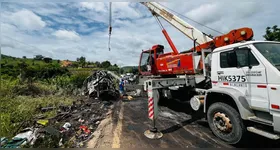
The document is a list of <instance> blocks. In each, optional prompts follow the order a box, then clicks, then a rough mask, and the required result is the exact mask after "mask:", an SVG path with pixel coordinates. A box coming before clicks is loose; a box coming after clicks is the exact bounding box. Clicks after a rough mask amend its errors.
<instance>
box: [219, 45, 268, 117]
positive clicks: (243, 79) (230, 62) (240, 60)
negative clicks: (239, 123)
mask: <svg viewBox="0 0 280 150" xmlns="http://www.w3.org/2000/svg"><path fill="white" fill-rule="evenodd" d="M218 68H219V70H218V71H217V74H218V81H220V82H221V83H219V86H223V87H230V88H235V89H236V90H239V91H240V92H242V93H243V94H244V95H245V96H246V97H247V100H248V102H249V104H250V106H251V107H252V109H258V110H262V111H267V112H269V99H268V92H267V89H266V88H265V87H266V86H267V80H266V70H265V67H264V65H263V64H262V63H260V61H258V58H256V57H255V55H254V54H253V53H252V51H251V50H250V49H249V48H248V47H241V48H238V49H234V50H233V49H232V50H229V51H225V52H221V53H220V66H219V67H218Z"/></svg>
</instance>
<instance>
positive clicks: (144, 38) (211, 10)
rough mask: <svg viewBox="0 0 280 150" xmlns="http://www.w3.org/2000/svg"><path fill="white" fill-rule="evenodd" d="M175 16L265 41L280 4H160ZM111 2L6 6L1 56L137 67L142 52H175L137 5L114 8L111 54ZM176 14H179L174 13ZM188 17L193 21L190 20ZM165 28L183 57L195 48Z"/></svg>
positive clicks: (203, 0) (193, 0)
mask: <svg viewBox="0 0 280 150" xmlns="http://www.w3.org/2000/svg"><path fill="white" fill-rule="evenodd" d="M158 3H159V4H161V5H163V6H165V7H167V8H169V9H171V10H176V12H177V13H180V15H178V16H179V17H180V18H181V19H183V20H184V21H186V22H188V23H189V24H191V25H193V26H195V27H196V28H197V29H199V30H201V31H203V32H205V33H208V34H211V35H214V36H218V35H220V33H217V32H215V31H213V30H210V29H208V28H206V27H203V26H201V25H199V24H197V23H195V22H193V21H191V20H189V19H188V18H191V19H193V20H195V21H197V22H199V23H201V24H204V25H206V26H209V27H211V28H213V29H215V30H218V31H219V32H222V33H228V32H229V31H231V30H232V29H236V28H241V27H250V28H252V29H253V30H254V39H255V40H263V35H264V34H265V29H266V27H267V26H273V25H278V26H280V19H279V14H280V10H279V6H280V1H279V0H234V1H230V0H223V1H222V0H211V1H209V0H188V1H187V0H181V1H179V0H177V1H173V2H166V1H165V2H158ZM108 6H109V2H88V1H86V2H82V1H77V2H68V1H65V2H63V1H61V2H53V1H52V2H24V1H16V2H14V1H13V2H2V3H1V52H2V54H6V55H11V56H15V57H22V56H26V57H30V58H32V57H34V56H35V55H39V54H41V55H43V56H46V57H51V58H53V59H61V60H66V59H68V60H76V58H77V57H81V56H84V57H86V59H87V61H105V60H108V61H110V62H111V63H113V64H117V65H119V66H132V65H137V64H138V62H139V57H140V54H141V51H142V50H147V49H149V48H151V47H152V46H153V45H156V44H161V45H164V46H165V51H166V52H170V51H171V49H170V47H169V45H168V43H167V41H166V39H165V38H164V36H163V34H162V32H161V28H160V27H159V25H158V24H157V22H156V20H155V18H154V17H153V16H152V15H151V13H150V11H149V10H148V9H147V8H146V7H145V6H144V5H142V4H140V3H138V2H113V4H112V12H113V14H112V27H113V31H112V36H111V51H109V50H108V23H109V7H108ZM174 14H176V13H174ZM183 16H186V17H188V18H185V17H183ZM161 22H162V23H163V26H164V27H165V29H166V30H167V32H168V33H169V35H170V37H171V38H172V40H173V42H174V44H175V46H176V47H177V49H178V50H179V51H185V50H188V49H190V48H192V45H193V42H192V41H191V40H190V39H188V38H187V37H186V36H185V35H184V34H182V33H181V32H179V31H178V30H177V29H175V28H174V27H173V26H171V25H170V24H169V23H167V22H166V21H164V20H163V19H161Z"/></svg>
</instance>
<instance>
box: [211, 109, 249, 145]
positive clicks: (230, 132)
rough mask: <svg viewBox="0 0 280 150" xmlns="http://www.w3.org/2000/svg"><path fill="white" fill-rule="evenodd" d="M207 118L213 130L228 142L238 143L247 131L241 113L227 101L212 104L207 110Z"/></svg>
mask: <svg viewBox="0 0 280 150" xmlns="http://www.w3.org/2000/svg"><path fill="white" fill-rule="evenodd" d="M207 120H208V124H209V126H210V128H211V130H212V132H213V133H214V134H215V135H216V136H217V137H219V138H220V139H222V140H224V141H225V142H227V143H228V144H236V143H238V142H239V141H240V140H241V138H242V136H243V134H244V132H245V127H244V124H243V122H242V119H241V117H240V115H239V113H238V112H237V111H236V110H235V109H234V108H233V107H231V106H229V105H228V104H225V103H214V104H212V105H211V106H210V107H209V109H208V112H207Z"/></svg>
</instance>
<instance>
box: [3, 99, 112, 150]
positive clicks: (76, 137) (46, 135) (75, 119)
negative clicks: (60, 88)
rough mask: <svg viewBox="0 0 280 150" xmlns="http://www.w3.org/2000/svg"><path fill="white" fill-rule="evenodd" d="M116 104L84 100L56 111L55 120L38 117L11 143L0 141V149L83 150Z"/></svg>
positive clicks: (60, 107) (4, 140)
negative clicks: (75, 149) (51, 149)
mask: <svg viewBox="0 0 280 150" xmlns="http://www.w3.org/2000/svg"><path fill="white" fill-rule="evenodd" d="M113 104H114V103H113V102H111V101H101V100H99V99H98V100H95V99H90V98H89V99H88V98H87V99H85V98H81V99H78V100H77V101H75V102H73V104H72V105H71V106H59V107H58V108H56V109H57V115H56V116H55V117H53V118H46V119H39V120H38V119H37V118H38V115H36V116H35V117H34V122H35V124H33V126H32V127H29V128H25V129H24V130H21V131H20V132H19V133H17V135H16V136H15V137H14V138H12V139H11V140H10V141H9V140H8V139H7V138H1V148H20V147H22V146H24V147H31V148H59V147H64V148H82V147H84V146H85V144H84V143H85V142H86V141H88V140H90V139H91V138H92V136H93V132H94V130H96V128H97V126H98V125H99V124H100V121H101V120H103V119H104V118H105V117H106V116H107V114H108V112H109V110H110V109H112V108H113V107H112V105H113ZM41 117H42V116H40V117H39V118H41ZM29 125H32V121H31V123H29Z"/></svg>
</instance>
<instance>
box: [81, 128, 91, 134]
mask: <svg viewBox="0 0 280 150" xmlns="http://www.w3.org/2000/svg"><path fill="white" fill-rule="evenodd" d="M80 129H82V130H83V131H84V132H85V133H86V134H89V133H90V130H89V129H88V127H87V126H80Z"/></svg>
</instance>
